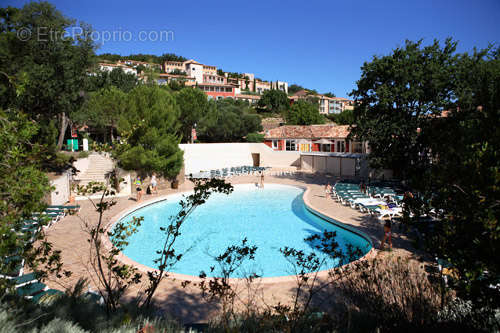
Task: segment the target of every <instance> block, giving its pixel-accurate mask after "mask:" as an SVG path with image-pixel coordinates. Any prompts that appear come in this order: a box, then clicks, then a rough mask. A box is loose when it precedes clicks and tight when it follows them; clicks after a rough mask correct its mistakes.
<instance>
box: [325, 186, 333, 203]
mask: <svg viewBox="0 0 500 333" xmlns="http://www.w3.org/2000/svg"><path fill="white" fill-rule="evenodd" d="M331 193H332V186H331V185H330V183H327V184H326V185H325V198H326V200H328V199H330V194H331Z"/></svg>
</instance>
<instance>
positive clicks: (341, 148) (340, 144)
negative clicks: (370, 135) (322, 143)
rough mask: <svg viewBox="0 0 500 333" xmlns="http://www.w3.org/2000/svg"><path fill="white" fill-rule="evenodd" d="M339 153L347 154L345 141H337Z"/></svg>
mask: <svg viewBox="0 0 500 333" xmlns="http://www.w3.org/2000/svg"><path fill="white" fill-rule="evenodd" d="M336 151H337V152H338V153H345V141H337V150H336Z"/></svg>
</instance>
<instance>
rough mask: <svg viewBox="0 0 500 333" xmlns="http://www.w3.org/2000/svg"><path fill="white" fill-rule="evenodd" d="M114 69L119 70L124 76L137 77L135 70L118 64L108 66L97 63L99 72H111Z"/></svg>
mask: <svg viewBox="0 0 500 333" xmlns="http://www.w3.org/2000/svg"><path fill="white" fill-rule="evenodd" d="M115 68H121V69H122V70H123V71H124V72H125V73H126V74H134V75H137V70H135V68H130V67H128V66H125V65H120V64H118V65H117V64H108V63H104V62H101V63H99V69H100V70H101V71H105V72H111V71H112V70H113V69H115Z"/></svg>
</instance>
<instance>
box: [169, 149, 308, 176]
mask: <svg viewBox="0 0 500 333" xmlns="http://www.w3.org/2000/svg"><path fill="white" fill-rule="evenodd" d="M179 148H180V149H182V150H183V151H184V166H185V174H186V175H188V174H190V173H197V172H200V171H209V170H212V169H221V168H229V167H236V166H243V165H253V159H252V153H258V154H260V165H261V166H268V167H282V168H284V167H293V166H295V167H298V166H299V161H300V155H299V152H290V151H285V152H281V151H273V150H272V149H271V148H269V147H268V146H267V145H265V144H263V143H195V144H180V145H179Z"/></svg>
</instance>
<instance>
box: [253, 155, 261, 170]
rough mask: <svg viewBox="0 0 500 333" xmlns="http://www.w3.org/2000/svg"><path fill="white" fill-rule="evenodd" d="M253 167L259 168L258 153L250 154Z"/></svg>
mask: <svg viewBox="0 0 500 333" xmlns="http://www.w3.org/2000/svg"><path fill="white" fill-rule="evenodd" d="M252 160H253V166H254V167H258V166H260V153H252Z"/></svg>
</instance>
